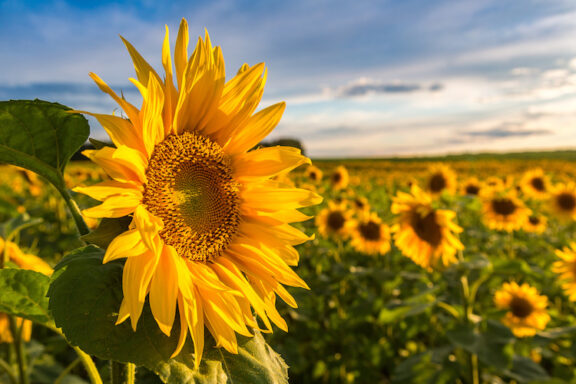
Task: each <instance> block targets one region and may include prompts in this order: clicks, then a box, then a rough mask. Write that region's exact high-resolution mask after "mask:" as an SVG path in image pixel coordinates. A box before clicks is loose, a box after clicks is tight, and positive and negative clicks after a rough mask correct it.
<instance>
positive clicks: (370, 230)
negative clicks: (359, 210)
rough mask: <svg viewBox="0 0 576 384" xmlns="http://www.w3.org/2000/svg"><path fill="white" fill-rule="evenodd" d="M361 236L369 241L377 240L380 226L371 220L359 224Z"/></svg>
mask: <svg viewBox="0 0 576 384" xmlns="http://www.w3.org/2000/svg"><path fill="white" fill-rule="evenodd" d="M358 229H359V230H360V233H361V234H362V237H363V238H364V239H366V240H369V241H378V240H380V226H379V225H378V224H377V223H375V222H373V221H369V222H367V223H364V224H360V225H359V226H358Z"/></svg>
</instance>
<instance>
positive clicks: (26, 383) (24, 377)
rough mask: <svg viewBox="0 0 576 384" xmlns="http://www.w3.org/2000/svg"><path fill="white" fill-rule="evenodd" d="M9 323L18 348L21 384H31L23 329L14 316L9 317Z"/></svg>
mask: <svg viewBox="0 0 576 384" xmlns="http://www.w3.org/2000/svg"><path fill="white" fill-rule="evenodd" d="M8 321H9V322H10V332H12V338H13V339H14V345H15V347H16V359H17V361H18V374H19V376H20V384H30V380H29V379H28V372H27V371H28V369H27V367H26V365H27V364H26V352H25V351H24V343H23V342H22V332H21V331H22V329H21V328H19V327H18V326H17V325H16V319H14V317H13V316H8Z"/></svg>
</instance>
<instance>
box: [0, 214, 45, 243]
mask: <svg viewBox="0 0 576 384" xmlns="http://www.w3.org/2000/svg"><path fill="white" fill-rule="evenodd" d="M41 222H42V219H41V218H39V217H35V218H31V217H30V215H29V214H27V213H23V214H21V215H18V216H16V217H14V218H12V219H10V220H8V221H6V222H5V223H2V225H0V236H1V237H2V238H4V239H8V240H10V239H11V238H12V237H13V236H15V235H16V234H18V232H20V231H21V230H23V229H25V228H28V227H32V226H34V225H37V224H40V223H41Z"/></svg>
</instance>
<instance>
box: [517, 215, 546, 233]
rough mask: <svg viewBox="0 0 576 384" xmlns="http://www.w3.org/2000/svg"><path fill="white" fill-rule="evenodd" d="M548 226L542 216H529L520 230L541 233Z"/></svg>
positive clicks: (544, 217)
mask: <svg viewBox="0 0 576 384" xmlns="http://www.w3.org/2000/svg"><path fill="white" fill-rule="evenodd" d="M547 225H548V219H547V218H546V216H542V215H530V216H529V217H528V220H526V222H525V223H524V226H523V227H522V229H523V230H524V231H525V232H529V233H543V232H544V231H545V230H546V228H547Z"/></svg>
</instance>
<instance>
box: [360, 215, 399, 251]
mask: <svg viewBox="0 0 576 384" xmlns="http://www.w3.org/2000/svg"><path fill="white" fill-rule="evenodd" d="M350 228H351V229H350V232H351V235H352V241H351V242H350V243H351V245H352V247H354V249H356V250H357V251H360V252H363V253H367V254H370V255H377V254H380V255H384V254H385V253H386V252H388V251H389V250H390V228H389V227H388V226H387V225H386V224H384V223H383V222H382V219H380V218H379V217H378V215H377V214H376V213H374V212H372V213H369V212H366V211H364V212H363V213H362V214H361V215H360V218H359V219H357V220H353V221H352V222H351V223H350Z"/></svg>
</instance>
